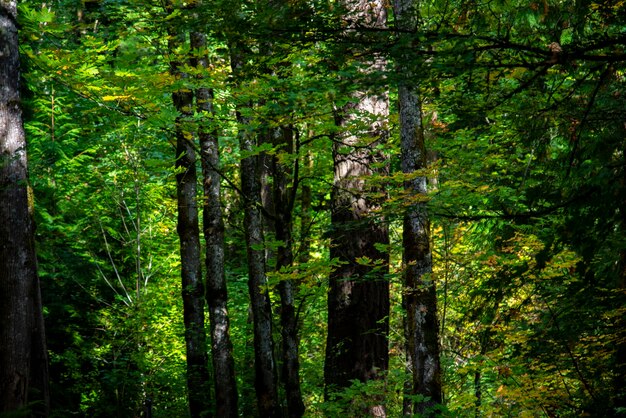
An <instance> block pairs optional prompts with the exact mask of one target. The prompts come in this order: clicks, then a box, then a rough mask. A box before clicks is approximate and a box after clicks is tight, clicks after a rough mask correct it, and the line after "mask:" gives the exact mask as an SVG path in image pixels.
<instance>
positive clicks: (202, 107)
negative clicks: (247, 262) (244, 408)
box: [191, 32, 238, 417]
mask: <svg viewBox="0 0 626 418" xmlns="http://www.w3.org/2000/svg"><path fill="white" fill-rule="evenodd" d="M191 48H192V50H194V51H196V53H197V54H198V56H197V57H196V58H195V59H194V61H196V66H197V67H198V70H199V71H207V70H208V68H209V63H208V57H207V36H206V35H205V34H203V33H200V32H193V33H192V34H191ZM195 93H196V105H197V108H198V111H200V112H202V113H203V116H204V118H205V119H206V121H205V123H204V124H203V125H201V126H200V128H199V132H198V137H199V140H200V152H201V154H200V155H201V163H202V177H203V182H202V184H203V189H204V200H203V202H204V205H203V211H202V224H203V231H204V239H205V242H206V298H207V302H208V306H209V318H210V322H211V325H210V326H211V354H212V359H213V377H214V378H213V381H214V386H215V404H216V410H215V413H216V415H217V416H218V417H236V416H238V411H237V382H236V381H235V365H234V360H233V345H232V343H231V340H230V321H229V318H228V306H227V301H228V290H227V288H226V277H225V274H224V219H223V215H222V203H221V195H220V190H221V180H222V178H221V174H220V172H219V167H220V156H219V142H218V136H217V131H216V129H215V127H213V126H212V125H211V121H210V118H212V117H213V116H214V112H215V111H214V108H213V100H214V97H213V90H211V89H209V88H206V87H200V88H197V89H196V91H195Z"/></svg>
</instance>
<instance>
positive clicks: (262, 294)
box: [230, 43, 281, 418]
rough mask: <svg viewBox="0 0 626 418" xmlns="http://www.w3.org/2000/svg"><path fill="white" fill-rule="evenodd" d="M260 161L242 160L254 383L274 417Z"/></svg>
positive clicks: (237, 54)
mask: <svg viewBox="0 0 626 418" xmlns="http://www.w3.org/2000/svg"><path fill="white" fill-rule="evenodd" d="M230 49H231V66H232V68H233V73H234V74H235V76H236V77H238V76H240V73H241V68H242V66H243V62H244V60H243V56H242V51H240V50H239V48H238V46H237V45H236V44H235V43H232V44H231V48H230ZM237 121H238V123H239V125H240V130H239V144H240V145H239V146H240V149H241V151H242V152H243V153H246V152H250V151H252V150H253V149H254V147H255V145H256V141H255V136H254V135H253V133H252V132H250V131H249V130H248V129H249V126H250V122H251V121H250V120H249V118H247V117H244V116H243V115H242V114H241V112H240V111H239V110H238V111H237ZM260 161H261V158H260V156H259V155H251V156H249V157H246V158H244V159H242V160H241V191H242V193H243V199H244V233H245V236H246V250H247V255H248V291H249V293H250V305H251V308H252V317H253V328H254V370H255V379H254V386H255V389H256V396H257V407H258V412H259V416H262V417H267V418H271V417H279V416H281V410H280V405H279V400H278V376H277V372H276V362H275V360H274V347H273V346H274V343H273V340H272V311H271V305H270V300H269V295H268V292H267V278H266V275H265V251H264V249H263V247H264V238H263V215H262V213H261V207H262V200H261V168H260Z"/></svg>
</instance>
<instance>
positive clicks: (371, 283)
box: [324, 0, 389, 416]
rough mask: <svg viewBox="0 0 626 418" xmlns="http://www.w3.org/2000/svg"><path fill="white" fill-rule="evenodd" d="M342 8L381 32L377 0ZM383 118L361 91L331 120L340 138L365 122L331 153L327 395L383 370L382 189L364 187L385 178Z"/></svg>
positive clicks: (384, 101) (378, 105) (378, 63)
mask: <svg viewBox="0 0 626 418" xmlns="http://www.w3.org/2000/svg"><path fill="white" fill-rule="evenodd" d="M346 3H347V4H345V6H346V7H347V8H348V10H349V14H348V16H346V20H347V21H348V22H349V24H351V25H352V24H354V25H358V26H362V27H374V28H382V27H385V21H386V12H385V4H384V1H382V0H380V1H373V2H368V3H366V2H346ZM350 22H351V23H350ZM364 64H367V66H368V67H369V68H368V69H367V70H364V71H366V72H373V71H376V70H382V69H383V68H384V67H385V65H386V62H385V61H384V59H383V58H382V57H380V56H376V55H375V56H374V57H373V58H372V59H371V60H369V61H367V62H364ZM388 113H389V102H388V98H387V93H386V92H381V91H361V92H357V93H354V94H353V97H352V102H351V103H350V104H349V105H347V106H345V107H344V108H343V109H341V111H340V114H339V115H338V116H337V124H338V125H339V126H341V127H344V128H348V132H354V131H355V127H354V125H352V124H353V123H354V122H355V120H356V119H357V118H359V117H361V116H358V115H366V116H365V117H371V118H372V119H373V121H372V122H371V123H370V126H369V127H368V131H367V132H361V133H357V134H355V133H348V134H345V135H343V136H341V137H340V138H337V140H336V141H335V145H334V147H333V159H334V169H335V178H334V185H333V189H332V212H331V246H330V257H331V259H336V260H338V261H339V264H338V265H337V266H336V267H335V268H334V269H333V271H332V272H331V275H330V292H329V295H328V339H327V345H326V362H325V366H324V377H325V384H326V394H327V395H328V394H329V393H330V392H332V391H333V390H336V389H341V388H345V387H348V386H350V380H351V379H358V380H360V381H367V380H370V379H379V378H381V377H383V376H384V374H385V373H384V372H385V371H386V370H387V368H388V362H389V353H388V341H387V337H388V332H389V323H388V316H389V283H388V281H387V278H386V274H387V272H388V262H389V255H388V252H387V251H386V250H385V249H383V247H384V246H386V245H388V243H389V236H388V231H387V227H386V224H385V222H384V219H382V216H381V215H379V214H373V213H372V212H373V211H374V210H375V209H377V208H378V207H379V202H377V201H376V199H374V198H372V197H371V196H370V194H371V193H372V192H376V193H382V189H381V187H379V186H372V185H368V182H369V181H371V178H372V177H374V176H376V175H380V174H385V173H386V169H380V168H376V167H379V166H380V165H381V163H384V161H385V156H384V155H383V154H382V152H380V151H377V150H376V147H377V146H378V145H380V144H381V142H384V141H385V139H386V136H387V132H386V130H385V129H386V128H385V126H384V124H385V122H386V119H387V117H388ZM368 178H370V180H368ZM381 246H382V247H381ZM375 409H376V410H374V409H372V410H371V411H370V413H372V414H375V415H379V416H382V415H384V414H385V413H384V410H382V408H381V407H377V408H375Z"/></svg>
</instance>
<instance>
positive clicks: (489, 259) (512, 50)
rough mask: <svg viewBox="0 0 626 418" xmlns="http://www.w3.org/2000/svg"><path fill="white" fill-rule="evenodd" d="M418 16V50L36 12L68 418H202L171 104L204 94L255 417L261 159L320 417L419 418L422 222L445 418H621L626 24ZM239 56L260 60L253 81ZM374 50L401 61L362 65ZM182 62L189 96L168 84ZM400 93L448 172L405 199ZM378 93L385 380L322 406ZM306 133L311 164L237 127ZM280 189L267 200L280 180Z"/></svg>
mask: <svg viewBox="0 0 626 418" xmlns="http://www.w3.org/2000/svg"><path fill="white" fill-rule="evenodd" d="M416 3H419V8H420V10H419V21H418V23H417V24H416V26H415V28H413V29H411V30H404V29H403V30H399V29H398V28H397V27H396V26H395V25H394V17H393V14H392V13H391V10H390V11H389V18H388V27H386V28H379V29H370V30H366V29H365V28H360V27H359V26H358V25H356V26H354V27H353V28H351V29H350V30H346V29H345V26H342V25H343V21H342V20H341V16H342V13H344V12H345V11H344V10H342V7H341V6H340V5H339V4H338V3H336V2H332V1H328V2H327V1H317V0H311V1H304V0H303V1H300V0H296V1H289V2H281V1H265V0H262V1H248V2H239V1H228V0H224V1H212V2H204V3H202V4H195V3H194V4H192V5H190V4H188V3H185V2H178V1H174V2H171V4H169V5H165V4H160V3H159V2H149V1H146V0H129V1H112V0H99V1H87V0H85V1H83V2H76V1H67V0H58V1H56V2H50V3H48V2H46V3H37V2H34V1H31V0H26V1H23V2H20V6H19V7H20V24H21V29H20V36H21V46H20V51H21V55H22V61H23V63H22V76H23V78H24V80H25V83H24V86H25V87H24V88H25V91H24V95H23V96H24V97H23V99H24V103H23V107H24V110H25V128H26V133H27V137H28V141H29V160H30V170H31V175H30V176H31V182H32V187H33V189H34V199H35V208H36V214H35V216H36V223H37V230H36V234H37V252H38V268H39V274H40V277H41V286H42V293H43V304H44V314H45V322H46V327H47V329H46V332H47V338H48V349H49V352H50V380H51V400H52V412H51V414H52V416H55V417H66V416H71V415H76V416H86V417H87V416H88V417H113V416H115V417H131V416H140V414H141V413H142V411H144V410H145V409H150V410H151V413H152V416H155V417H157V416H158V417H173V416H186V414H188V406H187V393H186V386H185V384H186V383H185V373H186V372H185V341H184V338H183V337H184V327H183V308H182V301H181V298H180V294H181V288H180V286H181V285H180V280H179V277H180V273H179V271H180V258H179V253H178V251H179V248H178V237H177V235H176V209H177V206H176V182H175V176H176V174H177V172H176V170H175V169H174V167H175V161H176V154H175V148H174V147H175V144H174V141H175V125H176V123H178V122H176V121H177V118H178V117H179V116H180V112H178V110H177V109H176V108H175V106H174V104H173V103H172V93H173V92H175V91H184V90H194V89H197V88H201V87H206V88H210V89H211V90H212V93H213V94H214V102H213V105H214V109H213V111H212V112H213V113H212V114H207V112H202V111H199V110H196V111H192V112H189V113H190V114H189V115H187V116H186V117H185V119H184V121H183V122H182V123H183V124H184V126H185V127H186V128H185V129H187V131H188V132H196V131H197V130H198V129H199V128H203V129H209V130H211V131H212V132H217V134H218V137H219V138H218V140H219V146H220V153H221V166H220V168H219V172H220V176H221V184H222V196H221V200H222V209H223V218H224V221H225V225H226V227H225V254H226V257H225V258H226V264H225V272H226V279H227V284H228V295H229V300H228V306H229V315H230V321H231V322H230V325H231V329H230V331H231V339H232V341H233V345H234V350H233V352H234V359H235V370H236V377H237V383H238V392H239V411H240V415H241V416H255V414H257V405H256V400H255V394H254V375H253V374H254V368H253V367H252V364H253V362H254V344H253V339H252V328H253V325H252V318H251V310H250V300H249V294H248V288H247V280H248V279H247V277H248V266H247V263H246V261H245V260H246V244H245V238H244V229H245V228H244V219H243V213H244V208H245V207H246V205H247V203H248V202H247V201H246V199H247V197H246V196H243V195H242V194H241V193H242V186H241V182H242V181H241V180H242V178H241V177H242V174H241V172H240V164H241V162H242V160H245V159H246V158H249V157H251V156H258V157H259V158H260V159H261V161H263V162H262V164H264V165H266V166H270V165H271V163H270V162H271V161H274V164H275V165H276V164H277V165H278V166H283V167H291V168H289V177H288V179H287V181H291V183H290V184H289V185H287V186H286V187H287V189H288V191H289V193H292V196H293V200H292V201H291V203H290V205H292V213H293V219H292V222H293V260H292V262H291V263H290V265H279V268H278V269H277V268H275V267H276V263H277V259H276V253H277V252H279V251H280V249H281V248H283V247H284V245H285V243H284V242H283V241H281V240H279V239H276V231H275V230H274V231H273V230H272V229H271V228H267V231H268V232H267V233H266V235H265V239H264V245H263V246H262V248H256V249H257V250H259V251H260V250H263V251H264V252H265V254H266V260H267V263H268V265H269V267H268V268H267V272H268V273H267V280H268V282H267V290H268V292H269V295H270V299H271V302H272V306H273V310H274V311H275V313H276V315H274V319H273V320H274V323H275V327H274V337H275V340H276V341H280V338H281V334H280V329H281V328H280V322H279V321H280V320H279V313H280V312H279V311H280V309H281V308H280V306H281V304H280V296H279V294H280V291H281V290H280V288H281V285H282V284H283V283H285V282H286V281H289V282H290V283H292V282H293V283H295V288H294V304H295V305H294V306H295V314H296V319H297V321H298V322H297V323H298V335H299V359H300V382H301V389H302V396H303V401H304V404H305V407H306V412H305V416H324V414H326V416H358V415H360V414H362V413H363V411H364V410H366V409H367V408H368V407H369V403H371V402H375V403H380V402H382V403H384V406H385V407H386V410H387V414H388V416H400V415H401V414H402V410H403V409H402V408H403V388H404V386H405V383H406V382H407V381H409V380H410V377H409V376H407V373H406V369H405V364H404V361H405V357H404V349H405V346H404V342H403V338H404V336H403V327H404V325H403V322H402V321H403V316H404V313H403V310H402V295H401V293H402V283H401V277H402V269H403V267H402V263H401V260H402V231H401V230H402V214H403V211H404V210H405V209H406V208H407V207H409V206H411V205H413V204H415V202H420V203H426V205H427V207H428V213H429V216H430V222H431V233H432V236H431V241H432V242H431V246H432V250H433V272H432V274H431V275H430V276H431V277H430V278H429V280H433V281H434V282H435V283H436V284H437V291H438V293H437V297H438V309H439V312H438V317H439V325H440V344H441V364H442V374H443V376H442V381H443V398H444V399H443V405H442V406H437V407H436V408H437V411H438V412H437V414H441V415H442V416H510V417H530V416H545V417H557V416H558V417H566V416H572V417H573V416H597V417H609V416H623V415H624V414H626V379H625V375H626V326H625V325H626V324H625V323H624V318H626V308H625V307H626V303H625V302H626V212H625V210H626V209H625V208H626V171H625V170H626V156H625V152H626V114H625V113H624V109H625V108H626V96H625V94H626V88H625V87H626V52H625V51H626V4H625V3H624V2H621V1H620V2H610V1H606V2H602V1H598V2H594V1H591V0H578V1H575V2H565V1H557V0H544V1H537V2H526V3H524V2H518V1H489V2H478V1H469V2H467V1H456V0H452V1H438V0H437V1H435V0H431V1H423V2H416ZM192 6H193V7H192ZM172 26H175V27H177V28H182V29H184V30H188V31H189V32H192V31H200V32H203V33H206V34H207V35H208V38H207V39H208V42H207V51H205V52H206V53H207V56H208V62H209V65H208V67H207V68H201V67H200V66H195V65H192V64H191V61H190V60H189V59H188V57H193V56H194V54H196V55H198V54H200V53H201V51H194V50H193V49H192V48H191V47H190V44H189V42H188V41H186V42H184V43H182V44H180V45H178V46H177V47H176V48H175V49H174V50H172V48H171V44H169V43H168V41H169V40H170V37H171V36H172V35H171V33H170V32H168V28H171V27H172ZM235 45H236V47H237V48H238V50H239V51H243V52H242V54H243V56H244V57H245V60H243V61H242V62H241V65H240V66H239V67H238V68H237V71H233V70H232V67H231V58H232V57H231V56H230V54H232V53H233V52H232V51H233V48H234V46H235ZM372 54H383V55H385V57H386V59H387V60H388V65H387V67H386V68H383V69H381V70H380V71H377V72H372V71H365V70H364V68H363V59H362V57H363V56H365V57H367V56H371V55H372ZM175 60H178V61H180V62H183V63H184V64H183V65H182V69H183V71H184V72H185V74H186V76H185V77H179V78H177V77H174V76H173V75H172V74H171V73H170V71H169V69H170V64H171V62H172V61H175ZM400 60H402V65H403V67H402V68H404V69H405V70H406V71H405V72H404V73H403V72H398V71H396V70H397V67H396V64H397V62H399V61H400ZM400 82H402V83H411V84H412V85H413V86H414V88H415V89H416V90H417V91H418V92H419V97H420V100H421V108H422V122H423V129H424V136H425V143H426V147H427V149H428V150H429V153H428V156H429V158H428V160H429V161H428V167H427V168H425V169H422V170H420V171H419V172H418V173H414V174H412V175H413V176H415V175H419V176H426V177H428V183H429V185H428V193H427V194H426V195H423V194H419V195H417V194H411V193H407V192H406V189H405V188H404V187H403V184H404V183H405V181H407V177H410V176H411V174H408V175H407V174H403V173H402V172H401V170H400V151H399V149H400V144H399V128H398V116H397V109H396V108H395V107H394V105H393V103H394V100H396V99H397V93H396V87H397V85H398V83H400ZM363 86H367V88H368V89H369V88H371V89H372V90H376V91H380V90H387V91H389V94H390V97H391V103H392V106H391V111H390V116H389V119H388V120H386V121H384V123H385V128H386V129H388V130H389V139H388V140H387V142H386V144H385V145H384V146H381V149H378V150H377V152H380V153H381V154H385V155H386V156H387V158H388V161H389V166H390V168H389V170H387V171H389V172H388V173H386V170H383V169H382V163H381V166H379V167H377V168H378V169H379V170H375V171H377V172H378V173H383V174H378V175H375V176H372V177H371V178H368V182H370V184H371V190H372V191H373V192H372V193H371V194H375V196H374V198H375V199H378V201H380V202H381V204H380V207H379V208H378V209H377V210H378V212H377V213H378V216H379V218H378V219H381V220H382V219H384V222H385V223H386V224H387V227H388V229H389V236H390V243H389V245H388V248H384V249H383V248H379V250H380V251H388V252H389V256H390V258H389V261H388V266H383V267H381V266H380V265H379V263H380V260H373V259H368V258H366V257H363V258H362V259H360V260H358V261H359V263H361V264H362V265H363V266H368V268H370V267H371V268H373V269H374V270H376V269H379V271H385V276H386V277H388V278H389V280H390V283H391V296H390V298H391V312H390V317H389V319H388V320H389V329H390V333H389V352H390V359H389V370H388V372H387V374H386V376H385V379H383V380H372V381H370V382H360V381H354V384H353V385H352V386H351V387H349V388H347V389H345V390H344V391H343V392H339V393H336V394H334V395H333V396H330V397H328V398H327V399H325V398H324V359H325V343H326V330H327V328H326V327H327V306H326V297H327V293H328V286H329V281H328V280H329V275H330V272H331V269H334V268H335V269H336V268H338V267H339V262H338V260H330V259H329V240H330V237H331V236H332V232H333V231H332V230H331V220H330V199H331V185H332V182H333V172H332V171H333V154H332V152H331V150H332V148H333V141H336V138H337V137H341V135H343V134H344V133H345V130H352V131H353V132H361V131H363V130H366V129H367V127H368V126H369V124H370V123H371V122H372V120H371V118H372V115H367V114H363V115H359V116H360V117H357V118H355V120H353V121H351V123H349V124H344V125H341V124H337V123H336V119H337V110H338V109H341V108H342V107H344V106H346V105H347V104H349V103H350V100H351V98H353V97H354V95H355V94H358V92H359V91H362V90H363V89H364V87H363ZM242 121H245V123H243V122H242ZM285 127H288V128H289V129H290V132H291V133H292V135H293V147H292V148H291V149H288V150H287V149H285V148H284V147H283V146H282V145H281V144H278V145H277V144H275V143H272V142H271V141H267V140H265V141H258V142H257V143H255V146H253V147H251V148H249V149H244V150H242V149H241V148H240V141H239V139H240V136H241V135H242V133H243V135H246V134H251V133H255V134H259V135H260V136H263V137H268V136H269V133H271V132H272V131H273V130H276V129H285ZM342 130H343V131H342ZM190 136H191V134H190ZM343 151H345V153H346V154H348V152H349V151H348V150H341V149H340V150H339V152H343ZM261 157H262V158H261ZM384 164H386V163H384ZM198 170H199V172H200V163H199V162H198ZM262 176H264V178H265V180H264V181H265V183H264V184H265V187H266V190H264V191H261V194H262V195H263V196H264V199H265V197H266V196H267V195H268V194H271V193H270V190H271V188H272V186H274V185H275V183H277V182H278V181H279V179H278V176H277V175H276V172H274V173H272V172H271V171H266V172H264V173H262ZM280 181H285V179H281V180H280ZM199 190H201V188H200V187H199ZM198 199H201V196H198ZM254 204H255V205H257V206H261V205H262V206H264V207H265V208H267V207H270V206H271V202H270V204H268V203H266V202H255V203H254ZM268 205H269V206H268ZM200 207H202V205H200ZM265 212H267V210H266V211H265ZM270 221H271V217H266V219H265V222H266V223H269V222H270ZM377 263H378V264H377ZM280 267H282V268H280ZM387 267H388V272H387V271H386V270H385V268H387ZM207 323H208V320H207ZM279 347H280V345H279V344H276V345H275V350H277V351H279V350H280V348H279ZM207 350H208V347H207ZM279 395H280V399H281V402H286V401H284V394H279ZM211 399H214V397H213V396H212V397H211Z"/></svg>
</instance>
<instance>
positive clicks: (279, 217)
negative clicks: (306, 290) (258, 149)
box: [272, 127, 304, 418]
mask: <svg viewBox="0 0 626 418" xmlns="http://www.w3.org/2000/svg"><path fill="white" fill-rule="evenodd" d="M272 132H273V138H272V139H273V143H274V145H275V146H279V147H280V148H281V152H286V153H290V154H291V153H293V132H292V130H291V129H290V128H287V127H281V128H276V129H273V130H272ZM288 171H290V170H289V166H287V165H286V164H282V163H280V161H279V158H278V156H276V155H274V156H273V157H272V174H273V188H274V193H273V194H274V208H275V211H274V216H275V219H274V232H275V234H276V240H277V241H278V242H281V243H282V244H279V245H278V248H277V249H276V270H277V271H280V270H281V269H282V268H285V267H286V268H289V267H291V266H292V265H293V261H294V258H293V236H292V233H293V217H292V212H293V202H294V198H295V196H294V192H295V187H296V185H295V184H292V185H291V187H289V177H293V176H291V175H289V174H288ZM296 181H297V179H296ZM278 289H279V292H280V324H281V332H282V341H283V353H282V354H283V370H282V373H283V380H284V384H285V394H286V397H287V415H288V416H289V417H291V418H298V417H301V416H302V414H304V403H303V402H302V392H301V390H300V359H299V354H298V324H297V321H296V310H295V305H294V292H295V291H296V290H295V289H296V284H295V283H294V281H293V280H291V279H285V280H281V281H280V283H279V284H278Z"/></svg>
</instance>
